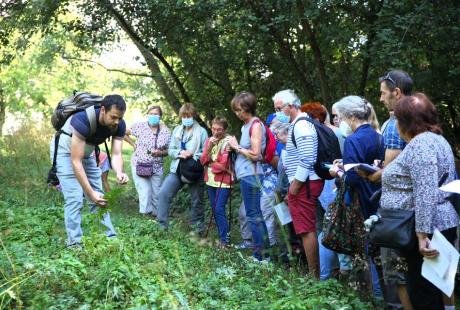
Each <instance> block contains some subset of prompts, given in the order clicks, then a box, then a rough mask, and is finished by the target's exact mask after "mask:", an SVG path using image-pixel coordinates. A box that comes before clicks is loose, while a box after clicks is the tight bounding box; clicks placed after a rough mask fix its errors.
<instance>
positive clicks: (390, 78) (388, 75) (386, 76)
mask: <svg viewBox="0 0 460 310" xmlns="http://www.w3.org/2000/svg"><path fill="white" fill-rule="evenodd" d="M383 81H390V82H391V83H392V84H393V85H394V86H396V85H397V84H396V82H395V80H393V78H392V77H391V75H390V72H388V73H387V74H386V75H385V76H384V77H381V78H380V82H383Z"/></svg>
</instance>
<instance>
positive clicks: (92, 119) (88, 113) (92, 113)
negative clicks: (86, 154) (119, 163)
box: [85, 105, 112, 168]
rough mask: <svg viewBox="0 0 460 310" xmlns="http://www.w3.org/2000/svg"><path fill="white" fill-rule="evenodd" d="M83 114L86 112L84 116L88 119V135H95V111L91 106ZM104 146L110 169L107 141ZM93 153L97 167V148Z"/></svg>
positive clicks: (110, 161)
mask: <svg viewBox="0 0 460 310" xmlns="http://www.w3.org/2000/svg"><path fill="white" fill-rule="evenodd" d="M85 112H86V116H87V117H88V121H89V128H90V130H89V132H90V135H91V136H92V135H94V134H95V133H96V129H97V117H96V109H95V107H94V106H93V105H92V106H89V107H87V108H86V109H85ZM104 145H105V151H106V152H107V158H108V159H109V166H110V168H112V158H111V157H110V152H109V147H108V146H107V141H104ZM95 153H96V163H97V165H99V153H100V150H99V147H98V146H96V149H95Z"/></svg>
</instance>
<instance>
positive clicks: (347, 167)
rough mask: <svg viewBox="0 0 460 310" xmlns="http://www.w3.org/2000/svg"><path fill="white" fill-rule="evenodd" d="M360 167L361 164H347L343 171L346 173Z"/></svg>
mask: <svg viewBox="0 0 460 310" xmlns="http://www.w3.org/2000/svg"><path fill="white" fill-rule="evenodd" d="M358 165H359V164H346V165H344V166H343V169H344V170H345V171H348V170H350V169H351V168H354V167H356V166H358Z"/></svg>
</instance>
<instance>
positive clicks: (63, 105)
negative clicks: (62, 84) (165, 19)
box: [47, 91, 112, 186]
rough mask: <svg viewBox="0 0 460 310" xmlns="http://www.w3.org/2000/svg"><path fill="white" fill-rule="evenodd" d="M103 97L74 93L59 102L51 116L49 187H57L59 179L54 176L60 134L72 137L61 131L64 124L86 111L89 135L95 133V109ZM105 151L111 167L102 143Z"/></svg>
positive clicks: (110, 163) (97, 147) (110, 162)
mask: <svg viewBox="0 0 460 310" xmlns="http://www.w3.org/2000/svg"><path fill="white" fill-rule="evenodd" d="M102 99H103V97H101V96H99V95H94V94H90V93H88V92H77V91H74V94H73V95H72V96H70V97H68V98H65V99H63V100H61V101H60V102H59V104H58V106H57V107H56V109H55V110H54V112H53V115H52V116H51V124H52V125H53V127H54V129H56V134H55V135H54V155H53V164H52V166H51V169H50V171H49V172H48V178H47V183H48V185H49V186H57V185H59V179H58V177H57V175H56V158H57V152H58V147H59V138H60V136H61V134H65V135H68V136H70V137H71V136H72V134H71V133H68V132H65V131H63V130H62V126H64V124H65V122H66V121H67V119H69V117H70V116H71V115H73V114H75V113H77V112H80V111H86V114H87V116H88V120H89V124H90V134H91V135H93V134H94V133H95V132H96V128H97V119H96V111H95V108H96V107H100V106H101V102H102ZM104 144H105V150H106V152H107V157H108V159H109V165H110V167H112V161H111V158H110V153H109V149H108V147H107V142H106V141H104ZM95 153H96V162H97V164H98V165H99V153H100V149H99V146H97V145H96V148H95Z"/></svg>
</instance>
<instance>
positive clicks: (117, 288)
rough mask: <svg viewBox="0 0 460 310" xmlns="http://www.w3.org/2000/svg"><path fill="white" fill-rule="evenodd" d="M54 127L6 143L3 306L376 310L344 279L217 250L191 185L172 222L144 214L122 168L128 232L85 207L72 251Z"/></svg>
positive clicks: (0, 153)
mask: <svg viewBox="0 0 460 310" xmlns="http://www.w3.org/2000/svg"><path fill="white" fill-rule="evenodd" d="M50 134H51V133H50V132H47V131H45V134H44V133H43V131H41V132H37V131H36V130H33V129H32V128H23V129H22V130H21V131H20V132H19V133H17V134H16V135H15V136H13V137H4V138H2V140H0V186H1V188H2V190H1V192H0V308H7V309H8V308H12V309H13V308H33V309H156V308H161V309H371V308H375V306H372V305H371V304H370V303H366V302H363V301H361V300H360V299H359V298H358V297H357V296H356V295H355V294H354V293H353V292H352V291H350V290H349V289H347V288H345V287H344V286H342V285H341V284H340V283H338V282H336V281H326V282H316V281H313V280H311V279H310V278H308V277H306V276H304V275H302V274H301V273H299V272H298V270H296V269H295V268H294V269H293V270H286V269H285V268H284V267H283V266H278V265H276V264H272V265H271V266H268V267H266V266H260V265H256V264H254V263H250V262H248V261H247V259H246V257H245V256H246V255H245V254H241V253H239V252H237V251H233V250H229V251H220V250H217V249H215V248H214V247H213V243H212V241H210V240H212V239H214V238H215V232H214V231H215V229H213V230H212V234H211V236H210V238H209V239H208V240H202V239H199V238H197V237H195V236H193V235H191V234H189V228H188V226H187V224H186V223H187V220H188V218H189V217H188V211H187V210H188V204H189V201H190V200H189V199H188V198H187V196H186V193H184V192H181V193H180V194H179V195H178V198H177V199H176V200H175V208H174V210H175V211H174V218H173V226H172V228H171V229H170V230H169V231H167V232H166V231H162V230H160V229H159V228H158V226H157V225H156V223H155V222H154V221H153V220H151V219H146V218H144V217H141V216H140V215H138V209H137V208H138V207H137V202H136V192H135V190H134V188H133V185H132V183H131V184H130V185H128V186H127V187H125V188H122V189H120V188H119V187H117V186H116V185H115V184H114V183H113V175H112V177H111V178H112V179H111V180H112V186H113V187H114V188H115V189H116V190H115V191H114V194H112V197H111V198H110V201H111V202H112V205H111V209H112V219H113V222H114V225H115V226H116V229H117V231H118V233H119V235H118V238H111V239H108V238H106V237H105V236H104V234H103V227H102V226H101V224H99V223H98V221H97V217H96V216H95V215H91V214H89V213H88V212H87V210H88V208H85V209H84V212H83V225H82V226H83V229H84V235H85V237H84V240H83V242H84V249H83V250H67V249H65V248H64V245H65V238H66V234H65V230H64V219H63V198H62V196H61V194H60V193H59V192H57V191H56V190H54V189H48V188H47V187H46V185H45V179H46V174H47V170H48V169H49V166H50V160H49V156H48V155H47V154H48V146H47V143H48V141H49V138H50V137H51V136H50ZM129 153H130V152H126V153H124V155H126V156H125V162H126V164H129V160H128V158H129V157H128V155H129ZM126 170H127V171H130V170H129V167H127V169H126ZM112 174H113V173H112ZM235 200H236V199H235ZM234 204H235V206H234V210H235V211H236V209H237V208H235V207H236V206H237V204H239V202H238V201H235V202H234ZM236 231H237V227H236V226H234V227H233V232H234V236H233V237H234V240H235V239H236V238H237V237H236V236H237V233H236Z"/></svg>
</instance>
